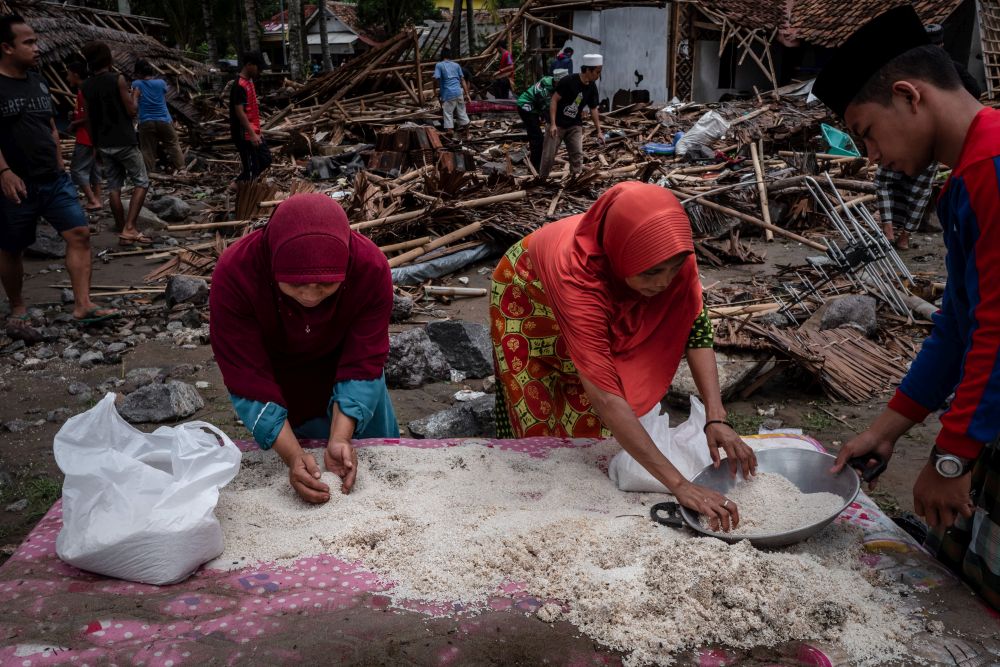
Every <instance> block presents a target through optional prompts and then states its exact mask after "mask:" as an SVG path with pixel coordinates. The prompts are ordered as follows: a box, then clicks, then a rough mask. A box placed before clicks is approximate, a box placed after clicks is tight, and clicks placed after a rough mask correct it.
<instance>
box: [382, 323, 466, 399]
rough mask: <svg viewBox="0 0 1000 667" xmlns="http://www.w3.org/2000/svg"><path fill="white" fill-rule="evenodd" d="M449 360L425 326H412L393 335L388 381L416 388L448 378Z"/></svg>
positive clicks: (406, 387)
mask: <svg viewBox="0 0 1000 667" xmlns="http://www.w3.org/2000/svg"><path fill="white" fill-rule="evenodd" d="M450 370H451V369H450V368H449V367H448V361H447V360H446V359H445V357H444V355H443V354H442V353H441V349H440V348H439V347H438V346H437V345H435V344H434V343H433V342H431V339H430V338H428V337H427V332H426V331H424V330H423V329H410V330H409V331H404V332H402V333H398V334H395V335H393V336H390V337H389V358H388V359H387V360H386V363H385V380H386V383H387V384H388V385H389V386H390V387H392V388H394V389H400V388H402V389H416V388H417V387H420V386H421V385H423V384H424V383H427V382H434V381H438V380H447V379H448V375H449V371H450Z"/></svg>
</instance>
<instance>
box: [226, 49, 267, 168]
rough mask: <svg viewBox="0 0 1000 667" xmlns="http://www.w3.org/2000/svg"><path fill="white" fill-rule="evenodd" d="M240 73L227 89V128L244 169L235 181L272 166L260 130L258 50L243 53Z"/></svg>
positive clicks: (260, 58) (262, 60) (261, 64)
mask: <svg viewBox="0 0 1000 667" xmlns="http://www.w3.org/2000/svg"><path fill="white" fill-rule="evenodd" d="M242 61H243V67H242V69H240V76H239V78H238V79H236V81H235V82H234V83H233V85H232V87H231V88H230V91H229V129H230V134H231V136H232V139H233V143H234V144H235V145H236V150H237V151H238V152H239V154H240V163H241V164H242V165H243V171H241V172H240V175H239V176H237V177H236V181H237V182H240V181H252V180H254V179H255V178H257V177H258V176H260V175H261V174H262V173H264V171H265V170H266V169H267V168H268V167H270V166H271V150H270V149H269V148H268V147H267V144H266V143H265V142H264V137H263V136H262V135H261V133H260V106H259V105H258V103H257V88H256V86H255V85H254V79H256V78H257V77H258V76H259V75H260V71H261V69H263V67H264V59H263V58H262V57H261V55H260V54H259V53H244V54H243V58H242Z"/></svg>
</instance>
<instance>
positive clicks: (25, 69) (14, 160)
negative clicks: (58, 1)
mask: <svg viewBox="0 0 1000 667" xmlns="http://www.w3.org/2000/svg"><path fill="white" fill-rule="evenodd" d="M37 67H38V38H37V37H36V35H35V31H34V30H32V29H31V26H29V25H28V24H27V23H25V22H24V19H23V18H21V17H20V16H17V15H16V14H9V15H7V16H2V17H0V190H2V196H0V281H2V282H3V288H4V292H6V294H7V298H8V299H9V301H10V310H11V312H10V316H9V318H8V320H7V326H6V330H7V333H8V335H10V336H11V337H12V338H21V339H26V340H31V339H35V338H36V337H37V336H38V332H37V331H35V330H34V329H32V328H31V322H30V317H29V316H28V314H27V306H26V304H25V302H24V295H23V291H22V288H23V286H24V264H23V262H22V257H23V255H24V250H25V248H27V247H28V246H30V245H31V244H32V243H34V242H35V230H36V227H37V225H38V218H39V217H40V216H43V217H44V218H45V219H46V220H47V221H48V223H49V224H50V225H52V227H54V228H55V230H56V231H57V232H59V234H60V236H62V237H63V239H65V241H66V270H67V271H68V272H69V279H70V283H71V284H72V285H73V317H74V318H75V319H76V321H78V322H83V323H87V322H93V321H96V320H101V319H108V318H110V317H115V316H117V315H118V314H119V313H118V312H117V311H115V310H113V309H111V308H101V307H99V306H96V305H94V303H93V302H92V301H91V300H90V226H89V225H88V224H87V216H86V215H85V214H84V212H83V209H82V208H80V202H79V200H78V199H77V193H76V188H74V187H73V182H72V181H71V180H70V177H69V174H67V173H66V165H65V164H63V159H62V154H61V153H60V151H59V132H58V131H57V130H56V124H55V120H54V115H53V109H52V94H51V93H50V92H49V88H48V86H47V85H46V83H45V80H44V79H43V78H42V77H41V75H39V74H38V72H37V71H36V69H35V68H37Z"/></svg>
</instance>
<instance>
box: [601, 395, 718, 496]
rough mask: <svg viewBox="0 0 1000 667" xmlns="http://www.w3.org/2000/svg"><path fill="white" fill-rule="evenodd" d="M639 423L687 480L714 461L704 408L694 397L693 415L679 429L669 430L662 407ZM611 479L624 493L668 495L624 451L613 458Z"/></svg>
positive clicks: (667, 417)
mask: <svg viewBox="0 0 1000 667" xmlns="http://www.w3.org/2000/svg"><path fill="white" fill-rule="evenodd" d="M639 423H640V424H642V427H643V428H645V429H646V432H647V433H649V437H651V438H652V439H653V442H654V443H656V447H657V448H658V449H659V450H660V452H661V453H662V454H663V455H664V456H665V457H666V458H667V460H668V461H670V462H671V463H673V464H674V467H675V468H677V470H678V471H679V472H680V473H681V474H682V475H684V477H685V478H686V479H689V480H690V479H691V478H693V477H694V476H695V475H697V474H698V473H699V472H701V471H702V470H704V469H705V467H706V466H708V465H709V464H710V463H711V462H712V456H711V454H709V453H708V440H707V439H706V438H705V406H704V405H702V404H701V401H700V400H698V399H697V398H696V397H695V396H691V416H690V417H688V419H687V421H685V422H683V423H682V424H681V425H680V426H677V427H676V428H670V415H669V414H666V413H665V414H662V415H661V414H660V406H659V405H657V406H656V407H654V408H653V409H652V410H650V411H649V413H647V414H645V415H643V416H642V417H640V418H639ZM608 476H609V477H610V478H611V481H612V482H614V483H615V484H616V485H617V486H618V489H619V490H621V491H638V492H644V493H669V491H667V487H665V486H663V484H661V483H660V482H659V481H658V480H657V479H656V478H655V477H653V476H652V475H650V474H649V472H648V471H647V470H646V469H645V468H643V467H642V466H641V465H639V462H638V461H636V460H635V459H634V458H632V455H631V454H629V453H628V452H626V451H625V450H624V449H623V450H622V451H620V452H618V453H617V454H616V455H615V457H614V458H613V459H611V463H610V464H609V465H608Z"/></svg>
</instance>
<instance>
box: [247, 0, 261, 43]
mask: <svg viewBox="0 0 1000 667" xmlns="http://www.w3.org/2000/svg"><path fill="white" fill-rule="evenodd" d="M243 8H244V11H245V12H246V15H247V48H248V49H249V50H251V51H253V52H255V53H256V52H259V51H260V25H259V24H258V22H257V2H256V0H243Z"/></svg>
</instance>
